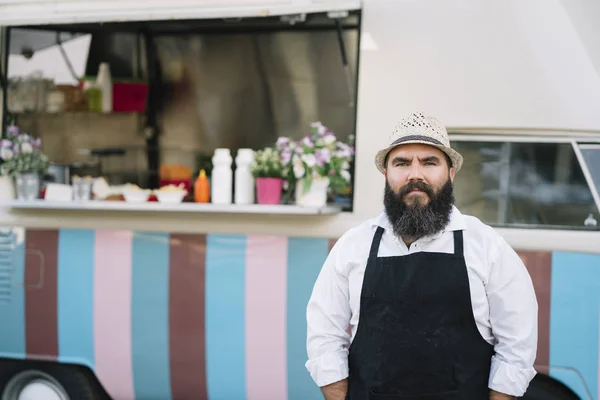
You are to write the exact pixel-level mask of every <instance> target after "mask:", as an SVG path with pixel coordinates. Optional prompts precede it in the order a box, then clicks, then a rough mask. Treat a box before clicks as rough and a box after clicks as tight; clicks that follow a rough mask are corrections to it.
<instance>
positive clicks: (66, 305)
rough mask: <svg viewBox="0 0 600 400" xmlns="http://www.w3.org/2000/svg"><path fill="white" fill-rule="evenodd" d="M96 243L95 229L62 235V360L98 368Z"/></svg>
mask: <svg viewBox="0 0 600 400" xmlns="http://www.w3.org/2000/svg"><path fill="white" fill-rule="evenodd" d="M94 240H95V234H94V231H92V230H75V229H61V230H60V231H59V234H58V282H57V285H58V349H59V360H60V361H62V362H73V363H80V364H84V365H87V366H88V367H90V368H92V369H93V368H94Z"/></svg>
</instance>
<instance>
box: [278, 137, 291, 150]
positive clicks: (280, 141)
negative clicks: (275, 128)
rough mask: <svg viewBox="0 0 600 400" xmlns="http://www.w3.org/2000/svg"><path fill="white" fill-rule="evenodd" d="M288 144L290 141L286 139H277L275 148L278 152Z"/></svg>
mask: <svg viewBox="0 0 600 400" xmlns="http://www.w3.org/2000/svg"><path fill="white" fill-rule="evenodd" d="M289 143H290V139H289V138H286V137H280V138H277V143H276V144H275V146H276V147H277V149H279V150H283V149H284V148H285V147H286V146H287V145H288V144H289Z"/></svg>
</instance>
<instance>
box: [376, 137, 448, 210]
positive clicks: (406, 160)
mask: <svg viewBox="0 0 600 400" xmlns="http://www.w3.org/2000/svg"><path fill="white" fill-rule="evenodd" d="M385 177H386V179H387V182H388V185H389V186H390V188H391V189H392V191H393V192H395V193H396V194H402V201H404V203H405V204H406V205H407V206H411V205H420V206H424V205H426V204H428V203H429V202H430V201H431V199H432V197H433V196H434V195H435V194H436V193H438V192H439V190H440V189H441V188H442V186H443V185H444V184H445V183H446V182H447V181H448V179H450V182H451V183H452V182H454V168H451V167H450V166H449V165H448V162H447V160H446V155H445V154H444V152H442V151H441V150H439V149H437V148H435V147H433V146H428V145H425V144H407V145H402V146H398V147H396V148H395V149H393V150H392V151H390V153H389V154H388V159H387V165H386V171H385Z"/></svg>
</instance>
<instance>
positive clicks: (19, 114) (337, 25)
mask: <svg viewBox="0 0 600 400" xmlns="http://www.w3.org/2000/svg"><path fill="white" fill-rule="evenodd" d="M359 29H360V13H359V12H348V13H337V14H336V13H334V14H332V13H315V14H306V15H294V16H282V17H263V18H239V19H207V20H190V21H151V22H127V23H106V24H95V23H85V24H72V25H64V26H36V27H18V28H10V30H9V44H10V46H9V47H10V57H9V62H8V78H9V89H8V91H7V92H8V93H7V94H8V99H7V108H8V110H7V111H8V113H9V116H10V118H11V119H13V120H14V121H15V122H16V123H17V124H18V125H19V126H20V128H21V130H23V131H26V132H29V133H32V134H33V135H34V136H37V137H40V138H41V141H42V146H43V151H44V152H45V153H46V154H47V156H48V157H49V159H50V161H51V162H52V163H54V164H57V168H61V169H65V168H68V169H69V170H70V172H71V175H92V176H104V177H106V178H107V179H108V180H109V181H110V183H111V184H113V185H122V184H126V183H132V184H136V185H138V186H140V187H144V188H156V187H158V186H160V185H161V182H165V181H169V180H170V179H171V180H176V181H179V180H189V179H190V178H191V179H193V178H194V177H195V176H197V174H198V173H199V171H200V169H205V170H206V172H207V174H208V176H209V178H210V173H211V168H212V165H211V158H212V155H213V153H214V151H215V149H217V148H227V149H230V151H231V154H232V155H233V156H234V157H235V154H236V153H237V151H238V150H239V149H241V148H251V149H254V150H259V149H262V148H264V147H265V146H275V143H276V141H277V138H278V137H281V136H284V137H289V138H291V139H293V140H301V139H302V137H303V136H304V135H307V134H309V133H310V124H311V123H313V122H318V121H319V122H321V123H322V124H323V125H325V126H326V127H327V128H329V129H330V130H331V131H333V132H334V133H335V134H336V136H337V139H338V140H339V141H343V142H345V143H347V144H350V145H352V146H353V145H354V136H355V127H356V97H357V76H358V51H359V47H358V46H359ZM102 63H107V64H108V65H109V67H110V72H111V79H112V84H113V94H112V95H113V107H114V108H113V110H112V112H99V110H98V108H99V107H101V105H98V104H96V103H98V101H96V100H95V97H93V95H91V94H90V95H88V94H87V93H92V94H93V93H95V92H96V91H97V90H96V89H94V88H93V84H94V82H95V79H96V76H97V74H98V73H99V66H100V65H101V64H102ZM86 85H89V86H86ZM78 86H81V87H83V88H84V91H85V93H86V94H85V95H83V96H85V97H84V98H83V97H82V94H81V90H79V89H77V87H78ZM86 87H92V90H91V91H90V90H89V89H85V88H86ZM57 99H58V100H59V101H57ZM94 105H95V108H92V109H90V107H93V106H94ZM350 172H351V173H352V165H350ZM165 177H169V178H165ZM173 177H174V178H173ZM351 186H352V182H350V187H349V188H346V189H344V191H343V192H340V193H331V199H330V200H332V201H336V202H337V201H339V202H341V204H343V206H344V208H345V209H346V210H351V209H352V205H351V197H352V195H351V193H352V187H351Z"/></svg>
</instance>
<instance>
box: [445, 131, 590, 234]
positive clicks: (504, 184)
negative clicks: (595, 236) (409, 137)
mask: <svg viewBox="0 0 600 400" xmlns="http://www.w3.org/2000/svg"><path fill="white" fill-rule="evenodd" d="M498 136H499V135H498ZM463 139H464V137H463V138H461V139H460V140H456V139H453V146H454V147H455V148H456V149H457V150H458V151H459V152H461V153H462V154H463V156H464V157H465V164H464V166H463V169H462V170H461V171H460V172H459V173H458V174H457V177H456V180H455V197H456V204H457V206H458V207H459V208H460V209H461V210H462V211H464V212H465V213H466V214H470V215H474V216H476V217H478V218H480V219H481V220H482V221H484V222H486V223H488V224H491V225H495V226H515V227H546V228H570V229H577V228H581V229H594V227H593V226H590V225H589V224H586V220H588V222H589V221H590V220H589V219H588V217H589V216H590V215H592V217H593V218H594V219H595V220H598V219H599V217H600V215H599V209H598V205H597V202H596V201H595V198H596V197H597V196H596V193H593V192H592V187H593V185H591V184H590V181H589V179H587V178H586V173H585V172H587V171H584V169H589V170H595V179H598V175H599V172H600V170H599V169H598V167H599V166H600V164H598V159H599V158H598V155H599V153H598V152H595V151H593V150H592V149H582V150H581V151H582V153H583V154H584V157H585V159H587V160H588V161H587V163H586V164H589V165H590V167H589V168H587V167H586V166H585V165H584V166H583V168H582V164H581V163H580V159H579V157H578V154H577V153H578V151H579V148H578V147H577V144H575V143H574V142H570V141H568V140H563V141H562V142H561V141H556V140H555V141H552V140H550V141H546V142H544V141H541V140H540V141H538V140H537V139H531V138H530V140H531V141H526V140H515V141H502V139H501V138H495V140H473V141H469V140H463Z"/></svg>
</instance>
